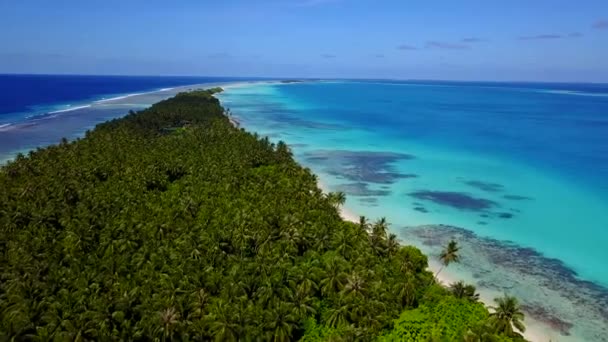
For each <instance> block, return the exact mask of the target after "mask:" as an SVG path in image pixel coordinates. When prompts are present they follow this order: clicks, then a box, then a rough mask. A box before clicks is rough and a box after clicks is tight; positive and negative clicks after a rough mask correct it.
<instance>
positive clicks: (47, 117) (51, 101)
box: [0, 75, 252, 164]
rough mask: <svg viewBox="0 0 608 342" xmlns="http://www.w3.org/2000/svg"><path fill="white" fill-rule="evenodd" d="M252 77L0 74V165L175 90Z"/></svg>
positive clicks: (164, 97)
mask: <svg viewBox="0 0 608 342" xmlns="http://www.w3.org/2000/svg"><path fill="white" fill-rule="evenodd" d="M237 80H238V81H251V80H252V79H236V78H218V77H214V78H210V77H147V76H146V77H139V76H134V77H131V76H71V75H69V76H68V75H0V164H1V163H2V162H3V161H6V160H8V159H11V158H13V157H14V156H15V154H16V153H19V152H21V153H27V152H28V151H30V150H32V149H35V148H37V147H44V146H46V145H49V144H55V143H58V142H59V141H60V140H61V138H64V137H65V138H68V139H73V138H77V137H80V136H82V135H83V134H84V132H85V131H86V130H87V129H92V128H94V127H95V125H97V124H99V123H101V122H104V121H107V120H110V119H114V118H117V117H121V116H124V115H126V114H127V113H128V112H129V111H130V110H134V111H137V110H141V109H143V108H146V107H148V106H150V105H152V104H154V103H156V102H158V101H161V100H163V99H166V98H168V97H171V96H173V95H175V94H177V93H178V92H180V91H184V90H189V89H194V88H200V87H210V86H212V85H214V84H225V83H227V82H235V81H237Z"/></svg>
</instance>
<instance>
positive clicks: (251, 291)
mask: <svg viewBox="0 0 608 342" xmlns="http://www.w3.org/2000/svg"><path fill="white" fill-rule="evenodd" d="M220 91H222V89H221V88H214V89H209V90H196V91H191V92H187V93H180V94H178V95H176V96H175V97H173V98H170V99H168V100H164V101H161V102H159V103H157V104H155V105H153V106H151V107H150V108H148V109H146V110H143V111H139V112H131V113H129V114H128V115H126V116H125V117H123V118H120V119H115V120H112V121H109V122H106V123H103V124H100V125H98V126H97V127H96V128H95V129H93V130H91V131H88V132H86V134H85V136H84V137H83V138H79V139H76V140H74V141H68V140H66V139H64V140H62V141H61V142H60V143H58V144H57V145H52V146H48V147H46V148H39V149H37V150H34V151H31V152H29V153H28V154H27V155H22V154H20V155H18V156H17V157H16V158H15V159H14V160H13V161H11V162H8V163H7V164H6V165H4V166H2V167H1V168H0V188H2V191H1V192H0V337H1V339H2V340H5V339H7V340H9V339H14V340H37V339H40V340H57V341H63V340H70V341H72V340H78V341H85V340H129V341H130V340H162V341H166V340H175V341H181V340H195V341H208V340H216V341H239V340H242V341H254V340H272V341H289V340H302V341H327V340H338V339H339V340H345V341H355V340H361V341H369V340H380V341H429V340H433V341H490V340H492V341H524V339H523V338H522V337H521V335H520V333H519V332H523V331H524V329H525V328H524V327H523V323H522V321H523V314H522V313H521V310H520V308H519V305H518V303H517V301H516V300H515V299H514V298H512V297H504V298H498V299H497V303H496V304H497V306H496V308H495V309H492V310H488V309H487V308H486V307H485V306H484V304H482V303H480V302H479V301H478V295H477V294H476V292H475V288H474V287H473V286H471V285H466V284H463V283H461V282H459V283H454V284H451V285H450V286H449V287H444V286H442V285H441V284H439V283H438V282H437V280H436V275H435V274H432V273H431V272H429V271H428V259H427V256H425V255H424V254H422V253H421V252H420V251H419V250H418V249H417V248H415V247H413V246H407V245H402V244H400V243H399V241H398V238H397V236H396V235H394V234H391V233H389V232H388V229H387V227H388V223H387V222H386V221H385V220H384V219H378V220H377V221H374V222H371V221H368V220H367V219H365V218H364V217H362V218H361V219H360V221H359V222H348V221H345V220H343V219H342V218H341V216H340V210H339V209H340V206H341V205H342V204H343V203H344V200H345V197H344V194H343V193H323V192H322V191H321V190H320V189H319V187H318V184H317V178H316V176H315V175H314V174H313V173H311V172H310V170H309V169H306V168H303V167H302V166H300V165H299V164H298V163H296V162H295V161H294V159H293V156H292V154H291V151H290V149H289V147H288V146H287V145H286V144H285V143H283V142H279V143H276V144H274V143H272V142H271V141H269V139H268V138H266V137H260V136H258V135H257V134H255V133H250V132H247V131H246V130H244V129H243V128H239V127H236V125H234V123H233V122H231V119H230V117H229V116H228V115H227V114H226V113H227V112H226V111H225V110H224V109H223V108H222V106H221V105H220V103H219V101H218V100H217V99H216V98H215V97H214V96H213V95H214V94H215V93H217V92H220ZM458 248H459V247H458V245H457V242H456V241H452V242H450V244H449V245H448V246H446V247H445V251H444V253H443V254H442V255H441V261H442V263H443V264H444V265H445V266H448V265H449V264H450V263H452V262H457V261H458ZM518 331H519V332H518Z"/></svg>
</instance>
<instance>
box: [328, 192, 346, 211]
mask: <svg viewBox="0 0 608 342" xmlns="http://www.w3.org/2000/svg"><path fill="white" fill-rule="evenodd" d="M327 200H328V201H329V203H330V204H331V205H332V206H333V207H334V208H336V209H338V208H340V206H342V205H343V204H344V202H346V195H345V194H344V192H342V191H338V192H330V193H328V194H327Z"/></svg>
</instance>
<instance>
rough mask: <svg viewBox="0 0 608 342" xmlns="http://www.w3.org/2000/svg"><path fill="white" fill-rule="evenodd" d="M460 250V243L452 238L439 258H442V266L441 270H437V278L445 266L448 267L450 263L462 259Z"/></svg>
mask: <svg viewBox="0 0 608 342" xmlns="http://www.w3.org/2000/svg"><path fill="white" fill-rule="evenodd" d="M458 251H460V247H458V243H456V241H454V240H451V241H450V242H449V243H448V245H447V246H446V247H445V249H444V250H443V251H442V252H441V254H440V255H439V260H441V263H442V265H441V268H439V270H438V271H437V273H435V279H437V276H438V275H439V273H440V272H441V271H442V270H443V268H444V267H448V265H449V264H451V263H453V262H459V261H460V255H459V254H458Z"/></svg>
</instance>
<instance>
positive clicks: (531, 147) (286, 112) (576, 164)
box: [219, 81, 608, 341]
mask: <svg viewBox="0 0 608 342" xmlns="http://www.w3.org/2000/svg"><path fill="white" fill-rule="evenodd" d="M219 97H220V100H221V101H222V103H223V104H224V106H225V107H228V108H230V110H231V112H232V114H233V116H234V117H235V118H236V120H238V121H239V122H240V124H241V125H242V126H243V127H244V128H246V129H248V130H251V131H256V132H258V133H260V134H262V135H267V136H269V137H270V138H271V139H273V140H275V141H278V140H283V141H285V142H287V143H288V144H289V145H290V146H291V147H292V150H293V152H294V155H295V157H296V159H297V160H298V161H300V162H301V163H303V164H304V165H306V166H307V167H310V168H311V169H312V171H314V172H315V173H316V174H318V175H319V177H320V180H321V182H322V184H323V186H324V187H326V188H328V189H329V190H331V191H344V192H345V193H346V195H347V201H346V205H345V206H346V209H347V210H348V211H350V212H353V213H356V214H359V215H365V216H366V217H369V218H372V219H377V218H379V217H386V218H387V219H388V221H389V222H391V223H392V226H391V230H392V231H393V232H394V233H396V234H398V235H399V236H400V238H401V239H402V240H403V241H404V242H405V243H410V244H414V245H417V246H418V247H420V248H421V249H423V250H424V251H425V252H426V253H428V254H429V255H431V258H432V259H436V257H437V255H438V254H439V251H440V249H441V246H442V245H444V244H445V243H446V242H447V241H448V240H449V239H452V238H455V239H457V240H458V241H459V242H460V244H461V245H462V247H463V251H462V254H463V258H462V262H461V263H460V264H458V265H454V266H452V265H451V266H450V267H448V270H446V271H444V272H449V273H450V277H455V278H461V279H465V280H466V281H468V282H471V283H474V284H476V285H477V286H478V288H479V289H480V290H481V291H482V295H483V296H484V297H487V299H488V300H491V299H492V296H494V295H499V294H502V293H505V292H506V293H509V294H512V295H515V296H517V297H518V298H520V300H521V301H522V302H523V304H524V307H525V309H526V312H527V313H528V317H530V318H531V319H533V320H535V321H538V322H540V323H541V324H542V325H543V327H545V328H547V329H548V331H550V333H549V335H550V336H551V338H552V340H553V341H562V340H563V341H608V266H606V262H607V261H608V249H607V248H606V246H608V85H601V84H531V83H457V82H387V81H357V82H355V81H339V82H338V81H333V82H306V83H292V84H278V83H276V84H255V85H240V86H235V87H229V88H228V89H227V91H226V92H224V93H222V94H220V95H219ZM433 262H435V261H433Z"/></svg>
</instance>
